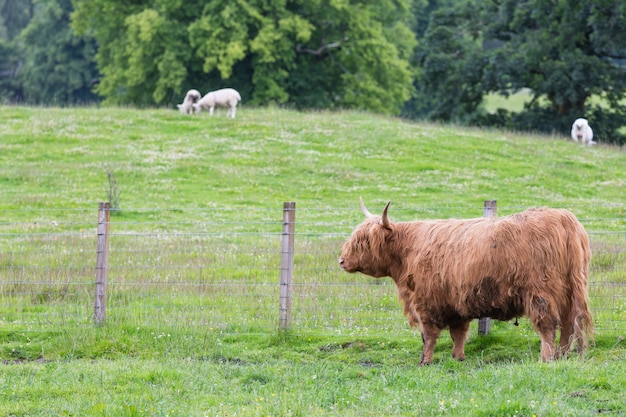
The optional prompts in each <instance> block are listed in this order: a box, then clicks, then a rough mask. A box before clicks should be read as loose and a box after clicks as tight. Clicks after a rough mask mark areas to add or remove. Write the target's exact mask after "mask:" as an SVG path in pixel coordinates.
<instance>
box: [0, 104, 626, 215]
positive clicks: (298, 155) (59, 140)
mask: <svg viewBox="0 0 626 417" xmlns="http://www.w3.org/2000/svg"><path fill="white" fill-rule="evenodd" d="M222 116H223V115H222ZM0 135H1V137H2V142H1V143H0V151H1V152H0V184H1V186H2V193H3V196H4V197H5V198H3V199H2V201H1V202H0V209H4V210H6V209H20V210H21V209H25V208H33V209H50V208H60V207H63V208H68V209H75V208H93V207H96V206H97V202H98V201H102V200H105V199H106V197H107V195H106V189H107V177H106V174H107V172H110V173H112V174H113V175H114V177H115V179H116V180H117V183H118V188H119V191H121V197H120V206H121V208H122V209H129V210H131V211H132V209H137V208H145V207H156V208H180V207H187V208H190V207H198V208H202V207H216V206H221V207H280V206H281V204H282V202H283V201H297V202H298V204H299V205H300V206H306V207H310V206H313V207H328V206H330V207H358V198H359V196H362V197H363V198H364V200H365V201H366V202H367V204H368V206H372V207H380V206H382V205H383V204H384V203H385V202H386V201H387V200H391V201H392V204H393V206H396V207H420V206H463V207H467V208H472V209H471V210H472V212H474V210H475V209H474V207H476V206H478V207H480V206H481V205H482V202H483V200H487V199H497V200H498V204H499V206H503V207H506V206H511V207H514V206H519V207H520V208H525V207H528V206H537V205H549V206H559V207H571V208H572V209H573V210H574V211H575V212H576V214H580V215H585V214H587V213H586V211H587V210H593V211H594V212H595V213H596V214H601V210H602V209H601V208H593V209H592V207H594V206H602V205H606V204H612V203H618V204H623V203H624V197H623V195H624V194H623V187H624V182H625V181H626V179H625V177H626V175H625V173H624V166H626V153H625V152H624V150H623V149H619V148H616V147H612V146H602V145H601V146H597V147H593V148H583V147H580V146H576V144H574V143H573V142H572V141H571V140H568V136H567V135H568V132H563V134H562V135H561V136H554V137H550V136H535V135H529V134H521V133H512V132H505V131H498V130H483V129H469V128H457V127H454V126H446V125H434V124H423V123H412V122H405V121H401V120H398V119H393V118H386V117H382V116H376V115H371V114H366V113H357V112H334V113H333V112H320V113H297V112H293V111H288V110H279V109H247V108H243V109H242V110H241V115H240V117H238V118H237V119H236V120H234V121H233V120H230V119H227V118H225V117H214V118H210V117H208V115H207V114H201V115H200V116H199V117H189V116H182V115H180V114H178V113H177V112H175V111H173V110H169V109H161V110H134V109H120V108H111V109H108V108H105V109H98V108H71V109H56V108H51V109H42V108H35V107H0ZM512 210H513V208H512ZM596 210H600V212H599V213H598V212H596ZM459 214H460V215H464V213H463V212H462V211H461V213H459ZM468 215H471V214H470V213H468Z"/></svg>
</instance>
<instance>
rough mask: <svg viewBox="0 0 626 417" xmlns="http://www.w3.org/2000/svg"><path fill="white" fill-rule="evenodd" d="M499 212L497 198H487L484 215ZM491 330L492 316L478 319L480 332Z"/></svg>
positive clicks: (492, 214) (487, 215)
mask: <svg viewBox="0 0 626 417" xmlns="http://www.w3.org/2000/svg"><path fill="white" fill-rule="evenodd" d="M496 212H497V204H496V200H486V201H485V205H484V207H483V217H494V216H496ZM490 331H491V318H489V317H483V318H481V319H479V320H478V334H479V335H485V334H489V332H490Z"/></svg>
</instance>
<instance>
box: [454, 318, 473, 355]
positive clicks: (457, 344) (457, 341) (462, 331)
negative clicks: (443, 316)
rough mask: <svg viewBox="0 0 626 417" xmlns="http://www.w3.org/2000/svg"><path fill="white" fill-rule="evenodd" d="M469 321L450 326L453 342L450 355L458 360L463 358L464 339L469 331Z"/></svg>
mask: <svg viewBox="0 0 626 417" xmlns="http://www.w3.org/2000/svg"><path fill="white" fill-rule="evenodd" d="M469 326H470V322H469V321H466V322H464V323H461V324H459V325H456V326H450V337H452V341H453V342H454V348H453V349H452V357H453V358H454V359H458V360H460V361H462V360H465V339H467V332H468V331H469Z"/></svg>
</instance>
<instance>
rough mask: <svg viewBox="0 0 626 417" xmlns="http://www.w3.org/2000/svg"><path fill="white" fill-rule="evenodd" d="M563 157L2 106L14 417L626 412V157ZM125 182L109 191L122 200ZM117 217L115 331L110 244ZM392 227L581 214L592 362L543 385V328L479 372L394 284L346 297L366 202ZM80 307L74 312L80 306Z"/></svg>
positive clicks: (561, 151)
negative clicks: (292, 211)
mask: <svg viewBox="0 0 626 417" xmlns="http://www.w3.org/2000/svg"><path fill="white" fill-rule="evenodd" d="M568 136H569V132H563V134H562V136H539V135H524V134H520V133H512V132H506V131H499V130H482V129H467V128H458V127H455V126H450V125H436V124H425V123H412V122H407V121H402V120H398V119H394V118H388V117H382V116H378V115H372V114H367V113H359V112H336V113H333V112H319V113H315V112H312V113H299V112H294V111H290V110H284V109H276V108H266V109H251V108H246V107H245V106H243V107H242V108H240V109H238V113H237V118H236V119H235V120H231V119H229V118H226V117H224V111H223V110H222V111H220V112H219V113H218V115H217V117H215V116H214V117H213V118H210V117H209V116H208V114H201V115H199V116H197V117H190V116H183V115H180V114H179V113H178V111H176V110H174V109H151V110H137V109H128V108H68V109H58V108H37V107H6V106H4V107H0V137H1V138H2V139H1V141H0V184H1V185H0V187H1V188H0V190H1V192H2V197H3V198H2V199H1V200H0V216H1V217H0V234H2V239H0V360H2V364H1V365H0V369H1V371H0V415H13V416H79V415H80V416H84V415H88V416H226V415H228V416H233V415H239V416H289V415H293V416H311V415H313V416H315V415H319V416H325V415H326V416H328V415H336V416H349V415H354V416H381V415H411V416H414V415H425V416H426V415H451V416H468V415H476V416H533V415H534V416H562V415H572V416H578V415H581V416H583V415H608V416H619V415H624V413H626V398H625V397H624V392H626V377H625V376H624V370H623V368H624V366H623V363H624V359H626V346H625V343H626V342H624V340H623V337H624V335H625V334H626V300H625V295H624V291H625V290H624V288H625V286H626V278H625V277H626V259H625V258H626V256H625V255H624V253H625V252H624V249H625V248H626V236H625V233H626V200H625V198H624V186H625V185H626V184H625V183H626V173H625V171H624V167H626V153H625V152H624V150H623V149H620V148H616V147H611V146H604V145H599V146H596V147H593V148H583V147H580V146H576V144H574V143H573V142H572V141H571V140H570V139H569V138H568ZM107 175H109V178H113V179H114V180H115V181H114V185H111V183H110V182H108V179H107ZM111 187H113V188H115V190H116V191H118V193H119V210H116V211H114V212H113V213H112V217H111V223H112V230H113V235H112V236H111V246H112V258H111V261H110V265H109V266H110V269H111V272H112V274H113V275H112V281H111V282H110V300H109V302H110V305H109V307H108V309H109V317H108V318H107V322H106V324H105V325H103V326H100V327H96V326H94V325H93V321H92V313H93V301H92V298H93V291H92V288H93V285H94V277H93V271H94V267H95V240H94V239H93V236H94V235H95V223H96V220H97V206H98V202H99V201H104V200H106V199H107V197H108V196H107V194H110V193H111ZM360 196H362V197H363V199H364V201H365V202H366V204H367V206H368V208H369V209H370V210H371V211H372V212H374V213H376V212H378V211H380V210H381V209H382V207H383V206H384V204H385V203H386V202H387V201H388V200H391V202H392V205H391V208H390V211H389V215H390V217H391V218H392V219H394V220H400V221H404V220H411V219H415V218H448V217H457V218H460V217H479V216H481V215H482V206H483V202H484V200H491V199H495V200H497V201H498V213H499V214H500V215H505V214H510V213H513V212H516V211H521V210H524V209H526V208H527V207H530V206H542V205H547V206H552V207H562V208H568V209H569V210H571V211H572V212H574V214H576V215H577V216H578V218H579V219H581V221H582V222H583V225H584V226H585V227H586V229H587V230H588V232H589V233H590V237H591V240H592V245H593V250H594V258H593V260H592V273H591V274H592V277H591V281H592V282H593V287H592V288H591V289H590V292H591V295H592V308H593V311H594V318H595V321H596V327H597V328H598V330H597V333H596V337H595V343H594V344H593V345H592V347H591V348H590V349H589V351H588V352H586V354H585V356H584V358H583V359H582V360H579V359H578V358H575V357H573V358H569V359H567V360H564V361H559V362H554V363H540V362H539V361H538V357H539V338H538V335H537V334H536V333H535V332H533V331H532V329H531V328H530V327H529V326H528V323H527V322H525V321H524V320H520V323H519V324H520V325H519V326H518V327H516V326H514V325H513V324H512V323H497V322H495V323H493V328H492V329H493V330H492V332H491V333H490V334H489V335H488V336H477V335H476V330H475V323H474V325H473V328H472V330H471V332H470V339H469V340H468V343H467V345H466V357H467V359H466V361H465V362H462V363H459V362H456V361H453V360H452V359H451V358H450V352H451V342H450V340H449V336H448V334H447V332H444V333H443V334H442V336H441V338H440V340H439V343H438V345H437V348H436V351H435V360H434V364H433V365H432V366H429V367H426V368H418V367H417V364H418V363H419V355H420V353H421V347H422V346H421V339H420V337H419V334H418V333H416V332H414V331H413V330H411V329H409V328H408V326H407V325H406V320H405V319H404V318H403V317H402V313H401V307H400V305H399V302H398V301H397V299H396V295H395V293H394V288H393V285H392V283H390V280H388V279H386V280H383V281H376V280H373V279H370V278H366V277H364V276H359V275H349V274H346V273H343V272H341V271H340V270H339V268H338V267H337V265H336V260H337V257H338V256H339V252H340V248H341V243H342V241H343V240H344V239H345V237H346V236H347V235H349V233H350V231H351V230H352V229H353V227H354V226H356V225H357V224H358V223H360V222H361V220H362V214H361V212H360V209H359V203H358V201H359V197H360ZM286 201H294V202H296V203H297V214H296V249H297V251H298V253H297V254H296V259H295V263H296V273H297V274H298V277H299V278H300V279H301V280H302V281H300V283H299V286H298V288H296V290H295V291H296V292H295V295H294V317H293V318H294V321H293V325H292V328H291V330H289V331H278V327H277V318H278V303H277V300H278V286H277V282H278V281H277V277H278V267H277V265H278V261H277V259H278V256H279V252H280V237H279V236H280V230H281V216H282V213H281V208H282V204H283V202H286ZM68 288H70V290H68Z"/></svg>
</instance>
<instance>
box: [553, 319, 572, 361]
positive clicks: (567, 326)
mask: <svg viewBox="0 0 626 417" xmlns="http://www.w3.org/2000/svg"><path fill="white" fill-rule="evenodd" d="M573 330H574V328H573V323H572V322H571V320H570V319H569V317H567V318H565V319H564V320H562V321H561V338H560V340H559V348H558V350H557V352H556V356H557V358H558V357H565V356H567V354H568V353H569V350H570V347H571V346H572V334H573Z"/></svg>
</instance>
